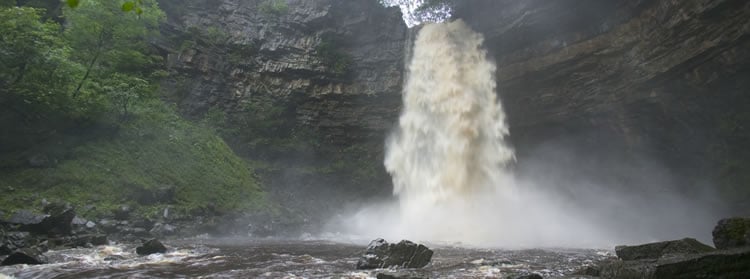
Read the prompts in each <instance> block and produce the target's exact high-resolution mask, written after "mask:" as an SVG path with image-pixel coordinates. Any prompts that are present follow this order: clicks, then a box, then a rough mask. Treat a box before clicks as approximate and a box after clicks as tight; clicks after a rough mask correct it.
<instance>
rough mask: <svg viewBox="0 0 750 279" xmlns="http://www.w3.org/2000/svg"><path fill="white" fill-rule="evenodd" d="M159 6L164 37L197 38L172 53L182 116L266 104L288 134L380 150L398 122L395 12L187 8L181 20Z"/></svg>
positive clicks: (308, 4) (251, 5) (355, 7)
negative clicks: (280, 116) (308, 131)
mask: <svg viewBox="0 0 750 279" xmlns="http://www.w3.org/2000/svg"><path fill="white" fill-rule="evenodd" d="M165 2H169V1H165ZM180 3H182V1H180ZM162 5H163V6H165V7H166V8H165V9H167V11H168V14H169V15H170V21H171V22H172V25H171V26H169V27H168V28H166V29H171V30H179V31H178V32H184V33H187V34H181V36H184V35H188V36H192V35H196V34H195V33H198V34H199V35H202V36H200V38H199V39H198V40H197V41H192V42H190V41H189V39H188V43H187V44H186V45H172V46H171V48H170V49H169V51H170V54H169V60H170V64H171V66H172V68H173V69H175V70H176V71H177V72H178V73H180V74H182V75H183V76H185V77H187V78H186V79H185V80H179V81H180V82H182V81H188V85H189V86H187V87H185V88H184V89H185V91H184V92H177V93H179V95H180V100H179V101H180V104H181V105H180V106H181V108H182V109H183V111H185V112H186V113H187V114H189V115H200V114H202V113H204V112H206V111H207V110H208V109H209V108H210V107H215V106H217V107H219V108H221V109H223V110H225V111H227V112H229V113H232V112H234V111H236V110H238V109H239V106H240V105H241V104H243V103H247V102H249V101H250V100H252V99H253V98H260V97H262V96H268V97H270V98H271V99H273V100H274V102H279V104H278V105H280V106H282V107H284V108H286V109H288V110H289V111H288V112H290V113H291V115H289V116H291V117H293V118H294V123H295V124H297V125H302V126H305V127H308V128H314V129H315V130H316V131H319V132H320V134H321V135H323V137H324V140H325V141H327V142H332V143H338V144H344V143H351V142H359V141H369V140H377V141H382V138H383V135H384V131H385V130H386V129H387V127H388V125H386V123H391V122H392V120H393V119H394V118H395V116H396V115H397V114H398V107H399V105H400V102H399V100H400V98H399V97H398V96H400V86H401V83H402V81H401V79H402V67H403V59H404V58H403V55H404V38H405V36H406V32H407V28H406V26H405V24H404V23H403V21H402V19H401V14H400V12H399V11H398V10H397V9H395V8H391V9H386V8H383V7H382V6H380V5H379V4H378V3H377V1H375V0H357V1H343V0H315V1H302V0H296V1H295V0H290V1H273V0H255V1H239V0H225V1H185V3H183V4H182V5H186V6H185V7H184V9H185V10H186V11H187V12H185V13H184V14H179V13H177V12H175V11H174V10H175V8H174V7H171V6H174V5H175V4H169V3H168V4H166V5H165V4H162ZM170 11H172V12H171V13H170ZM212 40H213V41H212ZM178 41H179V40H178ZM181 43H183V44H185V40H182V42H181Z"/></svg>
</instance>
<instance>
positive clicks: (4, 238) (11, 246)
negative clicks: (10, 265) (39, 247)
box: [0, 232, 36, 255]
mask: <svg viewBox="0 0 750 279" xmlns="http://www.w3.org/2000/svg"><path fill="white" fill-rule="evenodd" d="M35 244H36V239H35V238H33V237H31V234H29V233H28V232H7V233H4V234H3V235H0V255H9V254H10V253H12V252H13V251H16V250H19V249H22V248H27V247H31V246H32V245H35Z"/></svg>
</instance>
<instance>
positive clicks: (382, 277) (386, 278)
mask: <svg viewBox="0 0 750 279" xmlns="http://www.w3.org/2000/svg"><path fill="white" fill-rule="evenodd" d="M375 278H376V279H424V278H423V277H419V276H411V275H410V274H406V273H378V275H376V276H375Z"/></svg>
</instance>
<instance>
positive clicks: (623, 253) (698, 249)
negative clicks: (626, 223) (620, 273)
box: [615, 238, 715, 261]
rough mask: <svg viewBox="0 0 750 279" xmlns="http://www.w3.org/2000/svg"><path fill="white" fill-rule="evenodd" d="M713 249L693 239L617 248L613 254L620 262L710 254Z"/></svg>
mask: <svg viewBox="0 0 750 279" xmlns="http://www.w3.org/2000/svg"><path fill="white" fill-rule="evenodd" d="M713 250H715V249H714V248H713V247H711V246H708V245H706V244H703V243H700V242H699V241H698V240H695V239H693V238H684V239H680V240H672V241H662V242H655V243H648V244H643V245H637V246H624V245H623V246H617V247H615V253H617V257H619V258H620V259H622V260H626V261H630V260H644V259H659V258H661V257H663V256H665V255H669V254H697V253H705V252H711V251H713Z"/></svg>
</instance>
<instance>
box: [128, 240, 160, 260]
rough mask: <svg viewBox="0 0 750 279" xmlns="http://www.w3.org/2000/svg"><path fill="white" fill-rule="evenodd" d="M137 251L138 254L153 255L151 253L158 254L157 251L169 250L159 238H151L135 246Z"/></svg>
mask: <svg viewBox="0 0 750 279" xmlns="http://www.w3.org/2000/svg"><path fill="white" fill-rule="evenodd" d="M135 252H136V253H137V254H138V255H142V256H145V255H151V254H157V253H165V252H167V247H166V246H164V244H162V243H161V242H159V240H157V239H151V240H148V241H146V242H144V243H143V245H141V246H139V247H137V248H135Z"/></svg>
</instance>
